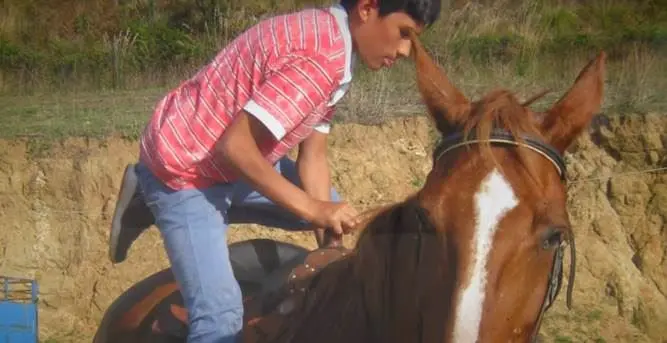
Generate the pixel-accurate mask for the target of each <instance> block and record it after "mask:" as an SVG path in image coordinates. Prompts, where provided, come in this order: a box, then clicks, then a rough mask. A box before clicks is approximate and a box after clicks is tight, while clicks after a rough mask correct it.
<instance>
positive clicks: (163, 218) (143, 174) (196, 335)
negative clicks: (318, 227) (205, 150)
mask: <svg viewBox="0 0 667 343" xmlns="http://www.w3.org/2000/svg"><path fill="white" fill-rule="evenodd" d="M275 168H276V170H278V171H279V172H280V173H281V174H282V175H283V176H284V177H285V178H286V179H288V180H290V181H291V182H292V183H294V184H295V185H297V186H300V187H301V182H300V180H299V176H298V172H297V169H296V166H295V163H294V162H293V161H292V160H290V159H288V158H283V159H282V160H280V161H279V162H278V163H276V165H275ZM137 173H138V177H139V184H140V187H141V190H142V192H143V194H144V197H145V199H146V204H147V205H148V207H149V208H150V209H151V211H152V212H153V215H154V216H155V219H156V225H157V226H158V228H159V230H160V233H161V235H162V238H163V240H164V246H165V249H166V251H167V256H168V258H169V261H170V263H171V268H172V271H173V273H174V277H175V279H176V281H177V282H178V284H179V286H180V291H181V293H182V294H183V300H184V304H185V306H186V308H187V309H188V321H189V328H190V331H189V334H188V339H187V342H188V343H204V342H206V343H228V342H229V343H230V342H235V341H236V340H237V339H238V338H239V337H240V336H241V331H242V328H243V302H242V296H241V290H240V287H239V284H238V282H237V281H236V279H235V278H234V274H233V272H232V269H231V264H230V261H229V252H228V249H227V227H228V225H229V224H233V223H256V224H260V225H266V226H271V227H277V228H282V229H286V230H302V229H305V228H307V225H308V223H307V222H305V221H304V220H301V219H300V218H298V217H297V216H295V215H293V214H291V213H290V212H288V211H286V210H284V209H283V208H281V207H279V206H277V205H276V204H274V203H273V202H271V201H270V200H269V199H267V198H265V197H264V196H262V195H261V194H259V193H258V192H256V191H254V190H253V189H252V188H251V187H250V186H249V185H247V184H245V183H243V182H236V183H228V184H217V185H214V186H211V187H209V188H204V189H187V190H180V191H174V190H172V189H171V188H168V187H167V186H165V185H164V184H163V183H162V182H160V181H159V180H158V179H157V178H156V177H155V176H154V175H153V174H152V173H151V172H150V170H149V169H148V168H146V166H145V165H143V164H141V163H139V164H138V165H137ZM331 192H332V194H331V200H332V201H338V200H339V196H338V194H337V193H336V191H335V190H333V189H332V191H331Z"/></svg>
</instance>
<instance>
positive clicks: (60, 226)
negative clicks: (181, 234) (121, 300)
mask: <svg viewBox="0 0 667 343" xmlns="http://www.w3.org/2000/svg"><path fill="white" fill-rule="evenodd" d="M609 119H610V122H609V123H607V126H604V127H602V128H601V129H599V130H596V131H595V132H593V133H592V134H591V135H590V136H589V135H586V136H585V137H583V138H582V139H581V140H580V141H579V142H577V144H576V145H575V146H574V147H573V148H572V149H571V151H570V152H569V153H568V154H567V156H566V157H567V163H568V167H569V169H570V173H571V174H570V179H571V183H570V188H569V189H570V213H571V215H572V221H573V223H574V225H575V232H576V239H577V252H578V264H577V279H576V286H575V288H574V309H573V310H572V311H568V310H567V309H566V307H565V297H564V295H563V294H564V293H563V294H561V296H560V297H559V298H558V300H557V302H556V305H555V306H554V307H553V308H552V309H551V310H550V311H549V313H548V315H547V318H546V321H545V323H544V325H543V328H542V334H543V335H544V336H545V337H546V338H547V341H553V342H581V341H594V342H627V341H633V342H665V340H667V329H666V327H667V326H666V325H667V297H666V295H667V262H666V261H667V230H665V228H666V227H667V210H666V209H665V205H664V204H665V201H666V200H667V174H664V173H660V172H654V173H635V172H636V171H638V170H644V169H648V168H659V167H666V166H667V155H666V152H665V149H664V146H665V145H666V144H667V129H665V128H667V118H666V117H664V116H661V115H639V114H637V115H634V114H632V115H630V114H627V115H623V116H621V115H615V116H609ZM602 122H604V121H602ZM332 135H333V136H332V142H331V148H330V149H331V152H332V158H331V161H330V162H331V166H332V168H333V179H334V184H335V186H336V187H337V189H338V190H339V192H340V193H341V195H342V196H343V197H344V198H345V199H347V200H348V201H350V202H352V203H353V204H354V205H356V206H357V207H358V208H360V209H368V208H372V207H373V206H377V205H381V204H385V203H388V202H392V201H397V200H401V199H402V198H403V197H405V196H406V195H408V194H410V193H411V192H413V191H415V190H416V189H418V187H419V186H421V185H422V183H423V180H424V177H425V174H426V173H427V172H428V170H429V168H430V153H431V148H432V143H433V141H434V138H435V137H434V131H433V130H432V128H431V124H430V122H429V121H428V120H427V119H426V118H424V117H405V118H395V119H392V120H389V121H387V122H386V123H384V124H382V125H380V126H363V125H360V124H339V125H337V126H336V127H335V129H334V132H333V133H332ZM50 149H51V150H49V152H48V153H47V154H42V155H41V156H35V155H34V154H32V153H31V152H30V147H29V145H28V144H26V143H25V142H21V141H17V140H4V141H0V208H2V213H3V214H2V225H3V228H4V229H3V230H2V231H1V232H0V261H1V262H0V274H9V275H13V276H21V277H35V278H37V280H38V281H39V283H40V286H41V302H40V305H39V306H40V313H39V315H40V326H41V330H40V335H41V338H42V340H49V341H50V342H85V341H89V340H90V339H91V337H92V334H93V332H94V330H95V328H96V325H97V324H98V322H99V320H100V319H101V316H102V314H103V311H104V310H105V309H106V307H107V306H108V305H109V304H110V303H111V302H112V301H113V299H114V298H115V297H117V296H118V295H119V294H121V293H122V292H123V291H124V290H125V289H126V288H128V287H129V286H130V285H132V284H133V283H134V282H136V281H138V280H140V279H141V278H143V277H146V276H148V275H149V274H151V273H153V272H155V271H157V270H160V269H161V268H163V267H165V266H167V263H166V257H165V254H164V252H163V249H162V245H161V241H160V238H159V236H158V234H157V230H155V229H151V230H150V231H148V232H147V233H145V234H144V235H143V236H141V237H140V238H139V240H138V241H137V242H136V243H135V245H134V246H133V247H132V249H131V250H130V253H129V258H128V260H127V261H126V262H124V263H122V264H119V265H112V264H111V263H110V262H109V261H108V258H107V248H106V247H107V246H106V243H107V239H108V229H109V221H110V216H111V214H112V211H113V203H114V201H115V199H116V194H117V190H118V186H119V183H120V177H121V173H122V171H123V168H124V167H125V165H126V164H127V163H130V162H133V161H135V159H136V155H137V145H136V142H134V141H127V140H124V139H121V138H113V137H112V138H108V139H105V140H87V139H73V138H72V139H68V140H66V141H64V142H63V143H62V144H60V145H57V146H52V147H51V148H50ZM617 173H625V174H617ZM612 175H616V176H612ZM252 237H271V238H275V239H278V240H283V241H288V242H294V243H297V244H301V245H303V246H306V247H310V248H312V247H314V246H315V241H314V238H313V236H312V234H310V233H290V232H285V231H282V230H277V229H271V228H263V227H258V226H235V227H233V228H232V229H231V234H230V240H231V241H238V240H242V239H248V238H252ZM353 241H354V237H353V236H352V237H349V238H348V239H347V244H348V246H349V245H350V244H352V243H353ZM568 264H569V259H566V266H565V267H566V268H565V269H566V271H567V269H568V268H567V267H568ZM566 276H567V274H566ZM564 287H565V286H564Z"/></svg>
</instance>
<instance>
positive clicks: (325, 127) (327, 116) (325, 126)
mask: <svg viewBox="0 0 667 343" xmlns="http://www.w3.org/2000/svg"><path fill="white" fill-rule="evenodd" d="M324 111H325V113H324V115H323V116H322V120H321V121H320V122H319V123H317V125H315V128H314V129H315V130H316V131H318V132H321V133H326V134H328V133H330V132H331V118H332V117H333V114H334V111H336V107H335V106H331V107H329V106H327V107H326V109H325V110H324Z"/></svg>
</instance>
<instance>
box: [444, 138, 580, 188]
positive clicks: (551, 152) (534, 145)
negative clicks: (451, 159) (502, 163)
mask: <svg viewBox="0 0 667 343" xmlns="http://www.w3.org/2000/svg"><path fill="white" fill-rule="evenodd" d="M521 138H522V140H523V141H519V140H517V139H516V138H514V136H513V135H512V134H511V133H509V132H506V131H503V130H498V129H496V130H493V131H492V132H491V135H490V137H489V138H488V139H484V140H481V139H476V138H475V136H474V134H472V135H471V137H469V138H466V137H465V136H464V135H463V134H462V133H456V134H453V135H451V136H449V137H448V138H447V139H445V140H444V141H443V142H442V145H441V146H443V149H442V150H441V151H438V152H437V155H436V159H435V160H436V161H437V160H439V159H440V158H442V156H444V155H445V154H446V153H448V152H450V151H452V150H454V149H457V148H459V147H462V146H466V145H472V144H479V143H495V144H509V145H514V146H519V147H523V148H527V149H530V150H532V151H534V152H536V153H538V154H540V155H542V157H544V158H546V159H547V160H548V161H549V162H551V164H553V165H554V167H556V170H557V171H558V175H560V178H561V181H564V180H565V179H566V174H567V167H566V166H565V161H564V159H563V157H562V156H561V154H560V153H559V152H558V151H556V149H554V148H553V147H552V146H550V145H548V144H546V143H544V142H542V141H541V140H539V139H536V138H533V137H530V136H527V135H523V136H521Z"/></svg>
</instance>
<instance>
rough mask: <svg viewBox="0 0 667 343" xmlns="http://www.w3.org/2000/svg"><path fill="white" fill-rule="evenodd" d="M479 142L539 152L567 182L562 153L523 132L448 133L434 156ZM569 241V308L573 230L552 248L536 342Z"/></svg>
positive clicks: (556, 291) (569, 302)
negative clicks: (482, 137)
mask: <svg viewBox="0 0 667 343" xmlns="http://www.w3.org/2000/svg"><path fill="white" fill-rule="evenodd" d="M479 143H491V144H494V145H507V146H515V147H521V148H526V149H529V150H531V151H534V152H536V153H538V154H540V155H541V156H542V157H544V158H546V159H547V160H548V161H549V162H551V164H553V165H554V167H555V168H556V170H557V171H558V174H559V175H560V179H561V182H565V181H566V176H567V168H566V166H565V161H564V159H563V156H562V155H561V154H560V153H559V152H558V151H556V149H554V147H553V146H551V145H549V144H547V143H545V142H543V141H542V140H540V139H538V138H535V137H532V136H529V135H522V136H521V140H517V139H516V138H515V137H514V136H513V135H512V134H511V133H510V132H508V131H506V130H502V129H493V130H492V131H491V134H490V136H489V138H488V139H485V140H480V139H477V138H476V137H475V134H474V133H471V134H470V135H469V136H468V137H467V136H466V135H464V134H463V133H454V134H452V135H451V136H448V137H447V138H445V139H443V140H442V141H441V142H440V144H439V145H438V146H439V148H438V149H436V151H435V152H434V156H435V159H434V161H436V162H437V161H438V160H439V159H440V158H442V157H443V156H444V155H445V154H447V153H448V152H450V151H452V150H455V149H457V148H460V147H463V146H468V145H472V144H479ZM567 244H570V245H571V247H570V274H569V278H568V285H567V299H566V301H567V308H568V309H571V308H572V289H573V287H574V276H575V274H574V273H575V264H576V259H575V257H576V249H575V243H574V235H573V234H572V232H568V234H567V235H566V238H565V240H561V242H560V244H559V245H558V247H557V248H556V249H555V251H554V256H553V263H552V265H551V271H550V273H549V279H548V281H547V291H546V294H545V296H544V300H543V301H542V308H541V309H540V314H539V316H538V318H537V322H536V324H535V327H534V329H533V332H532V334H531V338H530V341H531V342H536V341H537V335H538V333H539V331H540V326H541V324H542V320H543V318H544V314H545V312H546V311H547V310H548V309H549V308H550V307H551V305H553V302H554V301H555V300H556V297H557V296H558V294H559V293H560V288H561V284H562V280H563V255H564V250H565V246H566V245H567Z"/></svg>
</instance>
